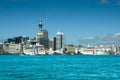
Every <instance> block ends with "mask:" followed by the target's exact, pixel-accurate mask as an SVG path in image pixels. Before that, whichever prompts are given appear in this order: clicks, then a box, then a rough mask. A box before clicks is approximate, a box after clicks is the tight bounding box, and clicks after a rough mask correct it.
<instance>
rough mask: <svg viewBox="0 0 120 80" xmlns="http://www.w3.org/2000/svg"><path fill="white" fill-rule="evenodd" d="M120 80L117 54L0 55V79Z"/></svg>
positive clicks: (119, 62) (119, 60) (119, 63)
mask: <svg viewBox="0 0 120 80" xmlns="http://www.w3.org/2000/svg"><path fill="white" fill-rule="evenodd" d="M14 79H17V80H41V79H43V80H44V79H46V80H76V79H77V80H120V56H108V55H107V56H84V55H42V56H18V55H1V56H0V80H14Z"/></svg>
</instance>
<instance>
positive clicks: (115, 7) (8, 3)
mask: <svg viewBox="0 0 120 80" xmlns="http://www.w3.org/2000/svg"><path fill="white" fill-rule="evenodd" d="M119 14H120V0H46V1H45V0H1V1H0V28H1V29H0V36H1V38H0V39H1V40H2V39H6V38H9V37H14V36H30V38H34V37H35V36H36V34H37V33H38V32H39V27H38V24H39V21H40V18H42V21H43V28H45V29H47V30H48V32H49V38H50V39H51V38H53V37H54V36H55V35H56V33H57V31H58V29H59V30H60V31H61V32H63V33H64V34H65V40H66V42H67V43H68V44H81V43H87V44H88V43H97V42H98V43H99V42H103V41H104V42H105V41H108V43H119V42H118V41H119V40H120V34H119V32H120V27H119V26H120V22H119V21H120V16H119ZM95 40H97V41H95ZM104 42H103V43H104Z"/></svg>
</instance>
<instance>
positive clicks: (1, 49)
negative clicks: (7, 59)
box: [0, 43, 3, 53]
mask: <svg viewBox="0 0 120 80" xmlns="http://www.w3.org/2000/svg"><path fill="white" fill-rule="evenodd" d="M0 53H3V44H2V43H0Z"/></svg>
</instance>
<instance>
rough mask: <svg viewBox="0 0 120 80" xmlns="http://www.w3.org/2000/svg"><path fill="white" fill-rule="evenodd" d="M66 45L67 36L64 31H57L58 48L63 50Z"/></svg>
mask: <svg viewBox="0 0 120 80" xmlns="http://www.w3.org/2000/svg"><path fill="white" fill-rule="evenodd" d="M64 47H65V38H64V34H63V33H62V32H59V31H58V32H57V35H56V50H61V49H62V48H64Z"/></svg>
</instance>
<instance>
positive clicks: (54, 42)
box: [53, 37, 56, 51]
mask: <svg viewBox="0 0 120 80" xmlns="http://www.w3.org/2000/svg"><path fill="white" fill-rule="evenodd" d="M53 50H54V51H55V50H56V37H54V38H53Z"/></svg>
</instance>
